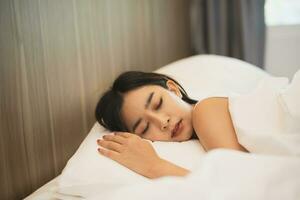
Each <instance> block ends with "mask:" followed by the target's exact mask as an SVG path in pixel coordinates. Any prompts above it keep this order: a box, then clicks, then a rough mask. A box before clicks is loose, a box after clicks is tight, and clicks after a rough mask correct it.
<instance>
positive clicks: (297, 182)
mask: <svg viewBox="0 0 300 200" xmlns="http://www.w3.org/2000/svg"><path fill="white" fill-rule="evenodd" d="M299 169H300V160H299V159H298V158H297V157H284V156H266V155H258V154H256V155H255V154H247V153H242V152H238V151H233V150H214V151H211V152H209V153H207V154H206V155H205V156H204V157H203V159H202V161H201V165H200V167H199V169H198V170H196V171H194V172H193V173H191V174H190V175H188V176H187V177H163V178H160V179H157V180H153V181H151V182H147V183H145V182H143V183H136V184H133V185H128V186H123V187H119V188H113V190H106V192H103V190H101V189H99V194H94V195H93V196H91V197H90V198H88V199H93V200H96V199H106V200H119V199H124V200H126V199H143V200H153V199H156V200H160V199H161V200H165V199H172V200H181V199H189V200H194V199H195V200H200V199H201V200H213V199H214V200H215V199H222V200H227V199H228V200H235V199H236V200H241V199H243V200H247V199H249V200H253V199H255V200H266V199H272V200H277V199H278V200H282V199H285V200H299V198H300V170H299Z"/></svg>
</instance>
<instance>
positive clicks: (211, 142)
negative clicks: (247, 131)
mask: <svg viewBox="0 0 300 200" xmlns="http://www.w3.org/2000/svg"><path fill="white" fill-rule="evenodd" d="M192 119H193V127H194V130H195V132H196V134H197V136H198V137H199V139H200V143H201V144H202V145H203V147H204V149H205V150H206V151H209V150H212V149H215V148H227V149H234V150H239V151H244V152H248V151H247V150H246V149H245V148H244V147H243V146H242V145H240V144H239V143H238V139H237V136H236V133H235V130H234V127H233V123H232V120H231V116H230V113H229V109H228V98H222V97H211V98H207V99H204V100H202V101H201V102H199V103H197V104H196V105H195V107H194V109H193V113H192Z"/></svg>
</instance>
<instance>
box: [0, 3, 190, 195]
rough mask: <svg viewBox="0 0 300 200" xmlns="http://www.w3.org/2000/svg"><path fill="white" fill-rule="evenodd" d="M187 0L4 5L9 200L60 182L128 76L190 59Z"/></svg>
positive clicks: (1, 60)
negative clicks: (104, 104)
mask: <svg viewBox="0 0 300 200" xmlns="http://www.w3.org/2000/svg"><path fill="white" fill-rule="evenodd" d="M188 8H189V1H186V0H122V1H121V0H66V1H60V0H1V1H0V108H1V110H0V160H1V162H0V181H1V182H0V197H1V199H20V198H23V197H25V196H27V195H28V194H30V193H31V192H32V191H34V190H35V189H37V188H38V187H40V186H41V185H43V184H44V183H46V182H47V181H49V180H50V179H52V178H53V177H55V176H57V175H58V174H59V173H60V172H61V170H62V169H63V167H64V166H65V164H66V162H67V160H68V159H69V158H70V157H71V156H72V154H73V153H74V152H75V150H76V149H77V148H78V146H79V144H80V142H81V141H82V140H83V139H84V137H85V136H86V134H87V133H88V131H89V129H90V128H91V127H92V125H93V124H94V123H95V119H94V108H95V105H96V102H97V100H98V98H99V96H100V94H101V93H102V92H103V91H104V90H105V89H106V88H107V87H108V86H109V85H110V84H111V82H112V80H113V79H114V78H115V77H116V76H117V75H118V74H119V73H121V72H123V71H126V70H143V71H152V70H155V69H157V68H158V67H161V66H163V65H165V64H167V63H170V62H172V61H175V60H178V59H180V58H183V57H187V56H189V55H191V50H190V39H189V13H188Z"/></svg>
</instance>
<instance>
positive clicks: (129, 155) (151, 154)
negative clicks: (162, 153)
mask: <svg viewBox="0 0 300 200" xmlns="http://www.w3.org/2000/svg"><path fill="white" fill-rule="evenodd" d="M97 143H98V145H100V146H101V147H104V148H98V151H99V153H100V154H102V155H104V156H106V157H108V158H110V159H112V160H114V161H116V162H118V163H120V164H121V165H124V166H125V167H127V168H129V169H131V170H133V171H135V172H137V173H139V174H141V175H143V176H146V177H149V178H151V176H152V174H151V173H152V169H153V168H154V167H155V166H156V165H158V164H160V163H161V162H162V159H161V158H160V157H159V156H158V155H157V153H156V152H155V150H154V148H153V147H152V145H151V143H150V142H149V141H147V140H145V139H142V138H141V137H139V136H138V135H135V134H131V133H128V132H116V133H115V134H114V135H105V136H103V140H101V139H99V140H97Z"/></svg>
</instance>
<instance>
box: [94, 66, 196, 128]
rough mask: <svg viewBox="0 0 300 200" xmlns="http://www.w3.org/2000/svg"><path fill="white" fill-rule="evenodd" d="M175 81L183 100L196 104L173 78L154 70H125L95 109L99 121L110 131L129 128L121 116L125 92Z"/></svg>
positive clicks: (165, 86)
mask: <svg viewBox="0 0 300 200" xmlns="http://www.w3.org/2000/svg"><path fill="white" fill-rule="evenodd" d="M168 80H172V81H174V82H175V83H176V84H177V85H178V86H179V89H180V92H181V95H182V100H183V101H185V102H187V103H189V104H195V103H197V101H196V100H194V99H191V98H189V97H188V95H187V93H186V91H185V90H184V89H183V87H182V86H181V85H180V84H179V83H178V82H177V81H176V80H174V79H173V78H171V77H169V76H167V75H164V74H158V73H153V72H140V71H128V72H124V73H122V74H121V75H119V77H117V79H116V80H115V81H114V83H113V85H112V87H111V88H110V89H109V90H107V91H106V92H105V93H104V94H103V95H102V97H101V98H100V100H99V102H98V104H97V106H96V111H95V116H96V119H97V121H98V122H99V123H100V124H101V125H102V126H104V127H105V128H107V129H108V130H110V131H124V132H128V131H129V130H128V129H127V127H126V126H125V124H124V123H123V120H122V118H121V114H120V112H121V108H122V104H123V96H122V95H123V94H125V93H126V92H128V91H131V90H133V89H136V88H138V87H141V86H145V85H158V86H161V87H163V88H166V89H167V88H168V87H167V81H168Z"/></svg>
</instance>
